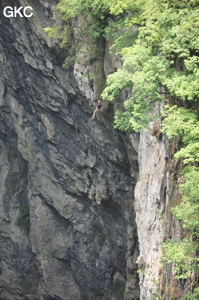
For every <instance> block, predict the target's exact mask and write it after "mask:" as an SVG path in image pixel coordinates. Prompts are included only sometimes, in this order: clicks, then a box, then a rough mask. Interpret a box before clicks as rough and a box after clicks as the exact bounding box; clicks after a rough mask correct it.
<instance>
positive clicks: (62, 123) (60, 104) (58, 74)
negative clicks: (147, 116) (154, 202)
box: [0, 0, 139, 300]
mask: <svg viewBox="0 0 199 300" xmlns="http://www.w3.org/2000/svg"><path fill="white" fill-rule="evenodd" d="M55 3H56V1H54V0H48V1H46V0H40V1H39V0H38V1H35V0H30V1H26V0H16V1H15V0H12V1H9V0H2V1H1V3H0V13H1V21H0V22H1V23H0V26H1V28H0V69H1V72H0V123H1V126H0V149H1V152H0V177H1V180H0V206H1V208H0V299H2V300H26V299H46V300H55V299H59V300H72V299H73V300H89V299H90V300H100V299H101V300H102V299H104V300H105V299H110V300H119V299H126V300H133V299H134V300H135V299H139V286H138V277H137V273H136V269H137V265H136V260H137V257H138V238H137V230H136V224H135V213H134V196H133V195H134V184H135V181H136V178H137V173H138V167H137V150H136V146H135V147H134V146H132V145H136V143H137V142H136V136H134V138H133V143H131V141H130V138H129V137H128V136H127V135H125V134H123V133H121V132H119V131H117V130H114V129H113V120H112V117H111V111H107V113H106V114H105V113H102V114H101V115H99V116H98V117H97V119H96V120H90V117H91V115H92V112H93V108H94V102H93V100H94V94H95V90H94V87H93V85H92V82H90V81H89V80H87V82H85V77H84V74H83V71H82V69H81V67H80V66H76V68H75V72H74V69H73V68H70V69H69V70H68V71H65V70H63V69H62V67H61V66H62V63H63V60H64V58H65V57H66V56H67V50H60V48H59V45H58V43H57V41H56V40H52V39H50V38H49V37H48V36H47V35H46V33H45V32H44V31H43V28H44V27H46V26H48V25H52V24H53V22H54V21H53V20H52V17H53V5H54V4H55ZM27 4H28V5H31V6H32V7H33V9H34V16H33V17H32V18H29V19H27V18H10V19H9V18H5V17H4V16H3V14H2V12H3V8H4V7H5V6H7V5H10V6H15V5H16V6H20V5H23V6H25V5H27ZM108 64H109V65H108ZM105 65H106V70H107V69H108V68H111V65H110V63H108V59H107V60H106V61H105ZM91 67H92V66H91ZM81 82H82V84H81Z"/></svg>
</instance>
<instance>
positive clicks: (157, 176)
mask: <svg viewBox="0 0 199 300" xmlns="http://www.w3.org/2000/svg"><path fill="white" fill-rule="evenodd" d="M149 128H150V129H149V130H148V131H146V130H145V131H143V132H142V134H141V137H140V146H139V147H140V149H139V180H138V182H137V184H136V189H135V210H136V223H137V226H138V236H139V243H140V255H139V258H138V261H137V262H138V268H139V270H140V271H139V275H140V288H141V290H140V291H141V295H140V299H142V300H145V299H146V300H149V299H154V295H155V293H156V292H157V285H156V281H158V277H159V271H160V266H159V262H160V261H159V260H160V251H161V248H160V245H161V243H162V242H163V234H164V229H163V222H162V215H163V213H164V209H165V202H166V188H167V185H166V171H167V169H166V163H167V159H166V158H167V154H166V146H165V145H166V143H165V139H164V137H163V139H162V138H161V136H157V135H152V134H151V133H152V132H153V128H154V124H152V123H151V124H149Z"/></svg>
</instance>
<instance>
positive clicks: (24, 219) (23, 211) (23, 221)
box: [16, 203, 30, 230]
mask: <svg viewBox="0 0 199 300" xmlns="http://www.w3.org/2000/svg"><path fill="white" fill-rule="evenodd" d="M19 212H20V217H18V218H17V221H16V225H18V226H20V227H23V228H24V229H26V230H28V229H29V228H30V215H29V207H28V204H27V203H22V204H21V205H20V206H19Z"/></svg>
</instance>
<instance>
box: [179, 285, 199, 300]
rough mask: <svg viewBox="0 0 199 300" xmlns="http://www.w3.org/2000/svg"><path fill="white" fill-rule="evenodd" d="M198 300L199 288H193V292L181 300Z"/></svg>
mask: <svg viewBox="0 0 199 300" xmlns="http://www.w3.org/2000/svg"><path fill="white" fill-rule="evenodd" d="M198 299H199V287H197V288H195V289H194V290H193V292H189V293H188V294H186V295H185V296H184V297H182V299H181V300H198Z"/></svg>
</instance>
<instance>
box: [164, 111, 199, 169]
mask: <svg viewBox="0 0 199 300" xmlns="http://www.w3.org/2000/svg"><path fill="white" fill-rule="evenodd" d="M162 115H163V117H165V119H164V122H163V131H164V132H166V134H167V136H168V137H169V138H171V137H174V136H181V138H182V142H183V144H184V146H183V147H182V148H181V150H180V151H178V152H177V153H176V154H175V158H176V159H180V158H184V164H187V163H196V162H199V132H198V128H199V118H198V115H197V112H196V111H194V110H188V109H185V108H184V107H177V106H176V105H174V106H172V107H169V106H166V107H165V109H164V112H163V114H162Z"/></svg>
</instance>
